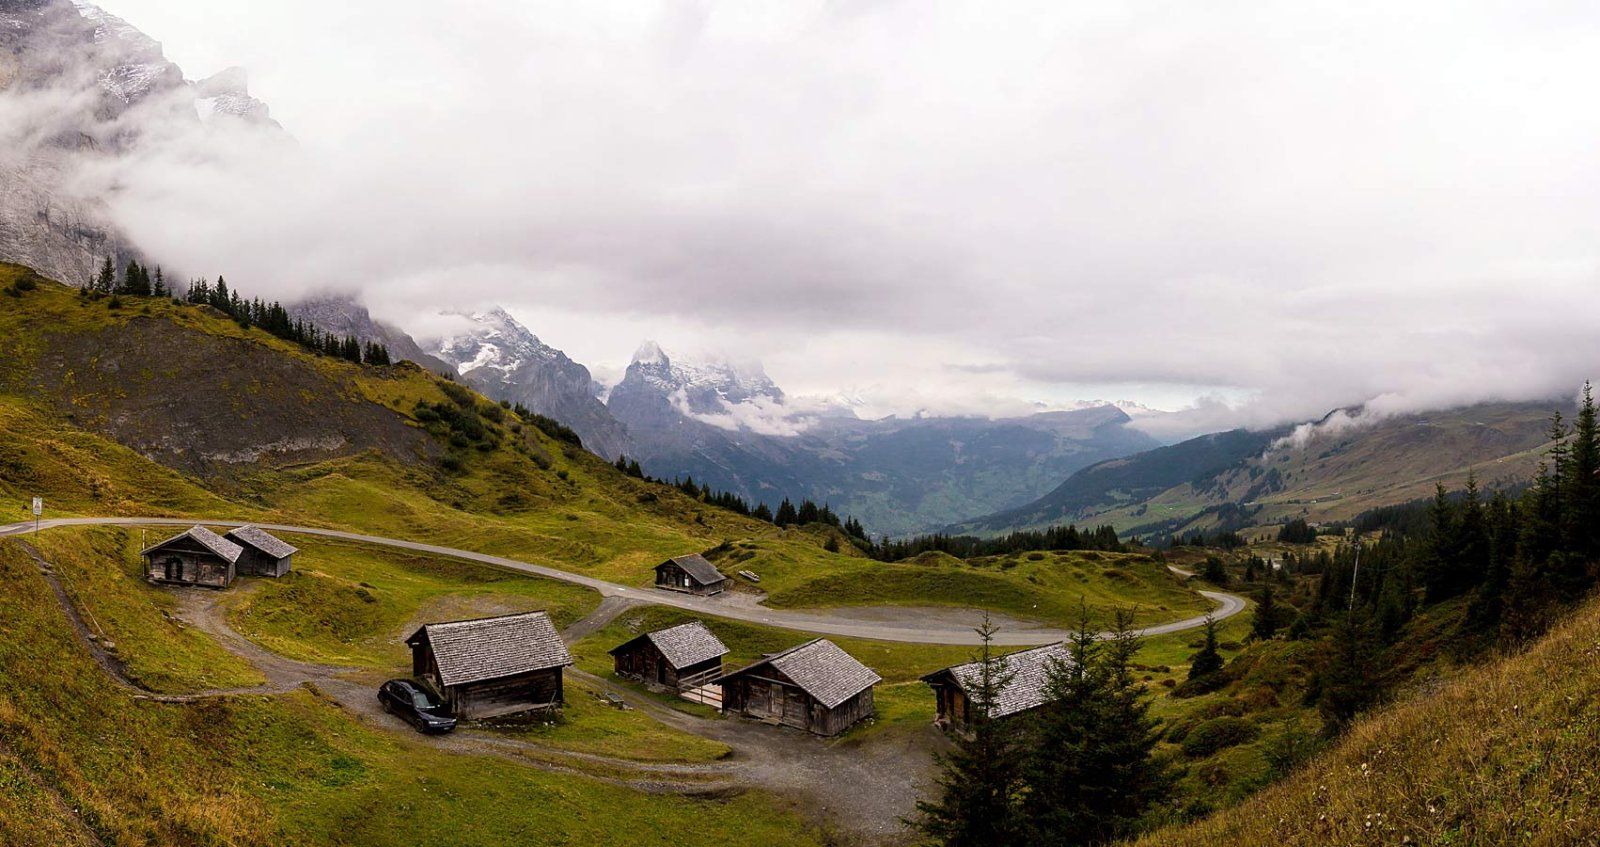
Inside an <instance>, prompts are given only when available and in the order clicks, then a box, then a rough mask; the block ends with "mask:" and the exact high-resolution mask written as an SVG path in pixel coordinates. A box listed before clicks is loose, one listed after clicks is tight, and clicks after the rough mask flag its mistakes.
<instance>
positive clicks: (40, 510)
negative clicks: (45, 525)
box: [33, 497, 44, 535]
mask: <svg viewBox="0 0 1600 847" xmlns="http://www.w3.org/2000/svg"><path fill="white" fill-rule="evenodd" d="M42 514H44V498H43V497H35V498H33V534H34V535H38V534H39V516H40V515H42Z"/></svg>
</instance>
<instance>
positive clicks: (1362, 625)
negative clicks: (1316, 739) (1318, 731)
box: [1317, 612, 1377, 736]
mask: <svg viewBox="0 0 1600 847" xmlns="http://www.w3.org/2000/svg"><path fill="white" fill-rule="evenodd" d="M1374 652H1375V651H1374V649H1373V645H1372V638H1371V635H1370V634H1369V633H1368V631H1367V627H1366V621H1365V620H1364V619H1360V618H1359V617H1358V615H1357V613H1355V612H1350V613H1347V614H1344V615H1341V616H1340V617H1339V624H1338V626H1337V627H1335V628H1334V632H1333V637H1332V639H1331V640H1330V641H1329V643H1328V644H1327V646H1326V648H1325V652H1324V657H1323V664H1322V669H1321V672H1320V673H1319V675H1318V683H1319V684H1318V689H1317V690H1318V698H1317V711H1318V712H1320V713H1321V714H1322V723H1323V731H1324V732H1325V733H1326V734H1328V735H1329V736H1333V735H1338V734H1340V733H1342V732H1344V730H1345V728H1346V727H1348V726H1349V725H1350V722H1351V721H1352V720H1354V719H1355V716H1356V715H1357V714H1358V713H1360V711H1361V710H1362V709H1364V708H1366V707H1367V706H1369V705H1371V703H1372V701H1373V699H1374V692H1375V690H1376V688H1377V680H1376V678H1375V673H1374V668H1373V654H1374Z"/></svg>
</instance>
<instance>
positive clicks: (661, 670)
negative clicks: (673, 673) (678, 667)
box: [656, 659, 667, 685]
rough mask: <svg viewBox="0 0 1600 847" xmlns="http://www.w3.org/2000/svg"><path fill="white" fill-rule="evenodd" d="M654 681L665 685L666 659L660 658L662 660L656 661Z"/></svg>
mask: <svg viewBox="0 0 1600 847" xmlns="http://www.w3.org/2000/svg"><path fill="white" fill-rule="evenodd" d="M656 683H657V684H658V685H666V684H667V660H666V659H662V660H660V661H658V662H656Z"/></svg>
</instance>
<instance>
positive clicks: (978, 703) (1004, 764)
mask: <svg viewBox="0 0 1600 847" xmlns="http://www.w3.org/2000/svg"><path fill="white" fill-rule="evenodd" d="M995 632H996V629H995V627H994V625H993V624H992V623H991V622H990V620H989V618H988V616H987V615H985V616H984V620H983V624H982V625H981V626H979V627H978V636H979V638H980V639H982V647H981V648H980V649H979V653H978V655H977V657H976V658H975V661H977V662H978V684H977V688H976V690H974V691H970V692H968V696H969V698H970V700H969V714H970V718H969V719H968V721H967V724H966V732H965V733H963V734H960V735H957V736H955V739H954V742H955V749H954V750H953V751H951V752H950V753H948V754H941V755H940V756H938V764H939V768H940V771H941V773H940V776H939V787H940V795H939V799H938V800H937V801H936V802H927V801H923V802H919V803H917V811H918V812H919V813H920V817H919V819H918V820H917V821H916V822H915V825H916V827H917V829H918V830H919V831H921V832H922V834H923V835H926V836H928V837H929V838H931V839H933V841H932V843H933V844H936V845H942V846H943V847H1022V845H1023V844H1024V843H1025V842H1024V841H1023V839H1022V831H1023V828H1022V821H1021V817H1020V798H1021V789H1022V746H1021V739H1020V737H1019V733H1018V731H1017V730H1018V727H1019V726H1020V724H1019V723H1018V722H1017V721H1014V720H1013V721H1005V720H995V719H993V718H992V717H991V715H992V714H993V712H994V709H995V704H996V703H997V702H998V700H999V694H1000V692H1001V691H1002V690H1003V689H1004V688H1005V687H1006V685H1008V684H1009V683H1010V681H1011V677H1010V674H1009V673H1008V671H1007V669H1006V664H1005V662H1004V661H1003V660H1002V659H1001V657H999V656H996V655H995V653H994V635H995Z"/></svg>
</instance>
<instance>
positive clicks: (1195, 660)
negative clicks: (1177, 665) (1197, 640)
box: [1189, 615, 1223, 679]
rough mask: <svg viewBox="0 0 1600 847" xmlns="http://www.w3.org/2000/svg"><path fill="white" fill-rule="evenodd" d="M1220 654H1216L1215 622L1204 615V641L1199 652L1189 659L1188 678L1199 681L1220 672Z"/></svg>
mask: <svg viewBox="0 0 1600 847" xmlns="http://www.w3.org/2000/svg"><path fill="white" fill-rule="evenodd" d="M1222 665H1223V661H1222V654H1221V653H1219V652H1217V621H1216V619H1215V618H1213V617H1211V616H1210V615H1206V640H1205V644H1203V645H1201V647H1200V652H1198V653H1196V654H1194V655H1193V656H1191V657H1189V678H1190V679H1199V678H1200V677H1203V676H1206V675H1208V674H1213V673H1216V672H1217V671H1220V670H1222Z"/></svg>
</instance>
